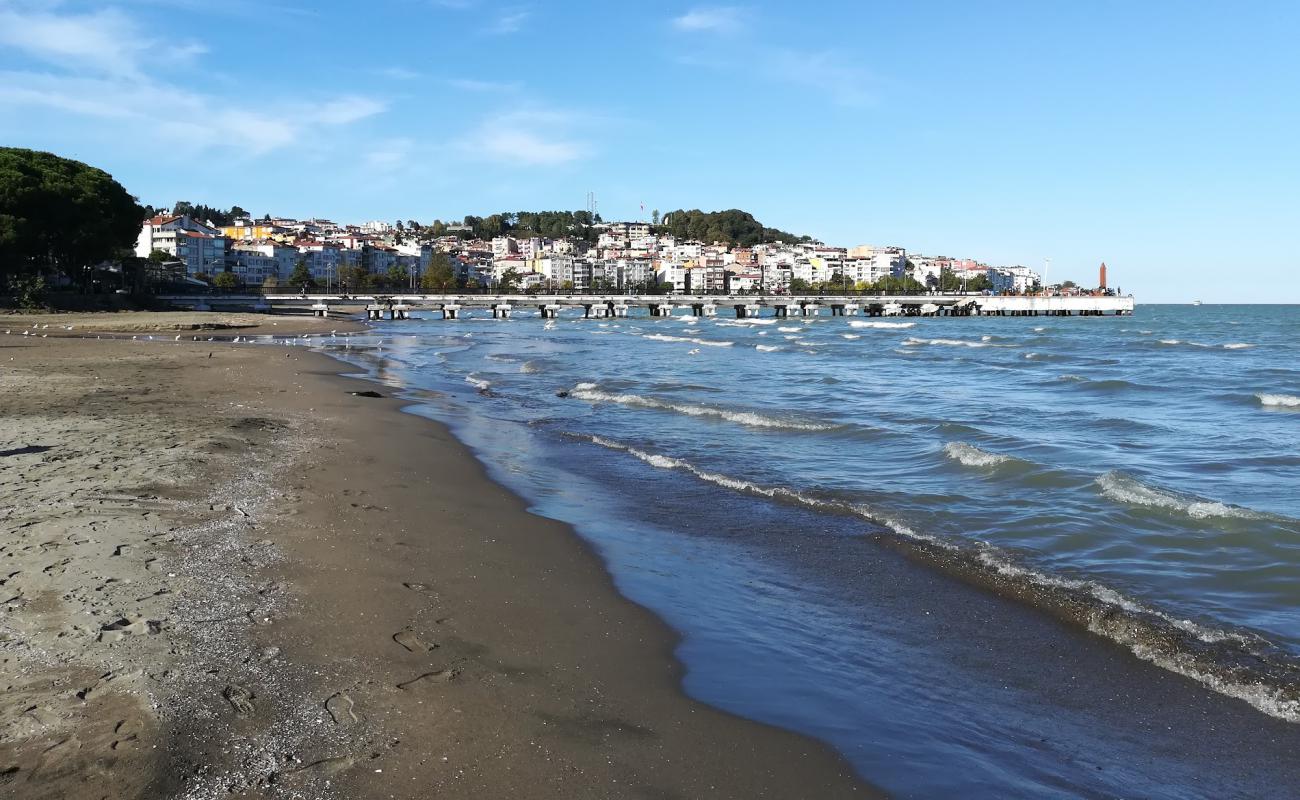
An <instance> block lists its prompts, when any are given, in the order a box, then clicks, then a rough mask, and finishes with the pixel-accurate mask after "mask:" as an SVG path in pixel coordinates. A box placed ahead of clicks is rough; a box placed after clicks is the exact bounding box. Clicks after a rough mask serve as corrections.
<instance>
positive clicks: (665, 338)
mask: <svg viewBox="0 0 1300 800" xmlns="http://www.w3.org/2000/svg"><path fill="white" fill-rule="evenodd" d="M642 338H645V339H651V340H653V341H656V342H689V343H690V344H701V345H706V346H708V347H731V346H732V345H733V344H735V342H719V341H715V340H713V339H696V338H694V337H689V336H669V335H668V334H665V333H647V334H646V335H645V336H644V337H642Z"/></svg>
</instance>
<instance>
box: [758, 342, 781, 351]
mask: <svg viewBox="0 0 1300 800" xmlns="http://www.w3.org/2000/svg"><path fill="white" fill-rule="evenodd" d="M754 349H755V350H757V351H758V352H760V353H771V352H774V351H776V350H780V349H781V348H779V347H777V346H776V345H773V344H756V345H754Z"/></svg>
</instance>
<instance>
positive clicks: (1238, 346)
mask: <svg viewBox="0 0 1300 800" xmlns="http://www.w3.org/2000/svg"><path fill="white" fill-rule="evenodd" d="M1254 346H1255V345H1253V344H1250V343H1249V342H1232V343H1230V344H1225V345H1224V346H1223V349H1224V350H1246V349H1249V348H1251V347H1254Z"/></svg>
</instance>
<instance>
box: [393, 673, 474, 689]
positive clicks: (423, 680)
mask: <svg viewBox="0 0 1300 800" xmlns="http://www.w3.org/2000/svg"><path fill="white" fill-rule="evenodd" d="M459 674H460V671H459V670H455V669H440V670H438V671H437V672H426V673H424V674H423V675H420V676H418V677H415V678H412V679H411V680H409V681H406V682H405V683H399V684H397V688H398V689H403V690H406V691H410V690H412V689H422V688H424V687H426V686H430V685H432V684H435V683H451V682H452V681H454V680H455V679H456V676H457V675H459Z"/></svg>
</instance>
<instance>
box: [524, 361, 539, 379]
mask: <svg viewBox="0 0 1300 800" xmlns="http://www.w3.org/2000/svg"><path fill="white" fill-rule="evenodd" d="M519 371H520V372H523V373H526V374H528V375H534V374H536V373H539V372H541V371H542V362H540V361H537V360H532V361H525V362H524V363H523V364H522V365H521V366H520V367H519Z"/></svg>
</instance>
